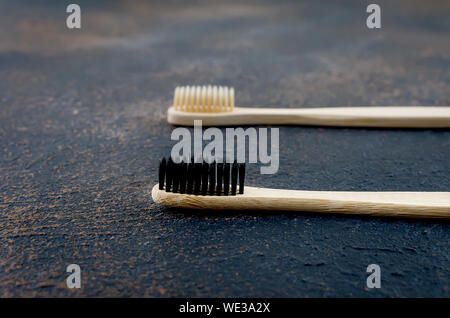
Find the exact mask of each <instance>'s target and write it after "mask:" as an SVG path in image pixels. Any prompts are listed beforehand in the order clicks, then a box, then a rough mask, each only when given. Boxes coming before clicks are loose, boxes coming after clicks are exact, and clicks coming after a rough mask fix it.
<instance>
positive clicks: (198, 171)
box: [194, 163, 202, 194]
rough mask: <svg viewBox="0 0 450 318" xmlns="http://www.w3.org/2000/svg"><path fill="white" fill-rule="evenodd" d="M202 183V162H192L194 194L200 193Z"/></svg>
mask: <svg viewBox="0 0 450 318" xmlns="http://www.w3.org/2000/svg"><path fill="white" fill-rule="evenodd" d="M201 183H202V164H201V163H194V194H199V193H200V187H201Z"/></svg>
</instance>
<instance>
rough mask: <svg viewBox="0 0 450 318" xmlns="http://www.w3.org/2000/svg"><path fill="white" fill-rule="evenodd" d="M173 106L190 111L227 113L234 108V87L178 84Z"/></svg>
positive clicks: (178, 109)
mask: <svg viewBox="0 0 450 318" xmlns="http://www.w3.org/2000/svg"><path fill="white" fill-rule="evenodd" d="M173 107H174V109H175V110H177V111H183V112H192V113H227V112H232V111H233V109H234V88H233V87H225V86H211V85H208V86H178V87H177V88H175V96H174V99H173Z"/></svg>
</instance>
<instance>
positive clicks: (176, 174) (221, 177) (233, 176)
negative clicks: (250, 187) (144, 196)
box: [158, 158, 245, 196]
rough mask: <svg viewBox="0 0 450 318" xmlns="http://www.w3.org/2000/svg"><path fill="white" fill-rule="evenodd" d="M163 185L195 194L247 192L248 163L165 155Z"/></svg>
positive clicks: (162, 160)
mask: <svg viewBox="0 0 450 318" xmlns="http://www.w3.org/2000/svg"><path fill="white" fill-rule="evenodd" d="M158 177H159V189H160V190H163V189H165V191H167V192H173V193H182V194H184V193H187V194H194V195H219V196H220V195H222V194H223V195H236V193H237V191H238V189H237V187H238V182H239V194H243V193H244V179H245V164H238V163H237V162H236V161H235V162H234V163H233V164H230V163H216V162H215V161H214V162H212V163H207V162H205V161H203V162H197V163H195V162H188V163H186V162H184V161H181V162H180V163H175V162H174V161H173V160H172V158H169V159H168V160H166V159H165V158H163V159H161V161H160V163H159V169H158Z"/></svg>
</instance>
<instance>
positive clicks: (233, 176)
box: [231, 161, 238, 195]
mask: <svg viewBox="0 0 450 318" xmlns="http://www.w3.org/2000/svg"><path fill="white" fill-rule="evenodd" d="M237 177H238V164H237V162H236V161H234V163H233V166H232V167H231V195H236V187H237Z"/></svg>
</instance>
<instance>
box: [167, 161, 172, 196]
mask: <svg viewBox="0 0 450 318" xmlns="http://www.w3.org/2000/svg"><path fill="white" fill-rule="evenodd" d="M172 174H173V161H172V158H169V161H168V162H167V169H166V191H167V192H170V191H171V189H172Z"/></svg>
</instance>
